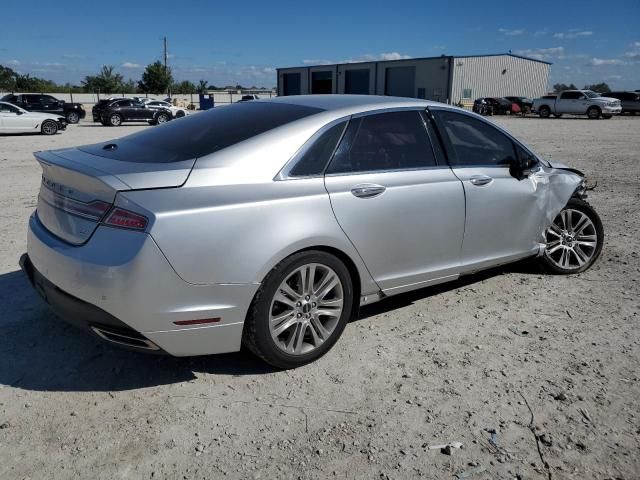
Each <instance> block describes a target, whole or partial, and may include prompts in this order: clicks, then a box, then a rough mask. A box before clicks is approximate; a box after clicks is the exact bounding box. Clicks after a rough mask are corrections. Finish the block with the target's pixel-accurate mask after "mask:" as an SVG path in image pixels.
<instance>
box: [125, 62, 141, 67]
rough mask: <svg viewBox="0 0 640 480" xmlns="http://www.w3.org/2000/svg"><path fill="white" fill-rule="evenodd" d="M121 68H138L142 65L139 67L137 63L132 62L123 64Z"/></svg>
mask: <svg viewBox="0 0 640 480" xmlns="http://www.w3.org/2000/svg"><path fill="white" fill-rule="evenodd" d="M120 67H121V68H140V67H142V65H140V64H139V63H133V62H124V63H123V64H122V65H120Z"/></svg>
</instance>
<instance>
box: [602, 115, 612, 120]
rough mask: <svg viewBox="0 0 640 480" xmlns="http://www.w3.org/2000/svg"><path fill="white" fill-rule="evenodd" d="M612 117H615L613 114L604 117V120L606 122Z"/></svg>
mask: <svg viewBox="0 0 640 480" xmlns="http://www.w3.org/2000/svg"><path fill="white" fill-rule="evenodd" d="M611 117H613V115H611V114H606V115H602V118H604V119H605V120H609V119H610V118H611Z"/></svg>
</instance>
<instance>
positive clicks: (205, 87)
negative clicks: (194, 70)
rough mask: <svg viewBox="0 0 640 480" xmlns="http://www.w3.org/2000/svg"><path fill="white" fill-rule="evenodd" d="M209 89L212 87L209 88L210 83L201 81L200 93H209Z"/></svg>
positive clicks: (199, 85) (199, 83)
mask: <svg viewBox="0 0 640 480" xmlns="http://www.w3.org/2000/svg"><path fill="white" fill-rule="evenodd" d="M209 88H211V87H209V82H207V81H206V80H200V81H199V82H198V88H197V91H198V93H207V90H209Z"/></svg>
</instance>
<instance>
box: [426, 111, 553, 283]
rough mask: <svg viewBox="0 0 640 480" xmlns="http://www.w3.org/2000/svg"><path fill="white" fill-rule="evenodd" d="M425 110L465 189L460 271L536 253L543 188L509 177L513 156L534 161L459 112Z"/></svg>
mask: <svg viewBox="0 0 640 480" xmlns="http://www.w3.org/2000/svg"><path fill="white" fill-rule="evenodd" d="M429 110H430V112H431V113H432V114H433V117H434V120H435V123H436V125H437V128H438V131H439V132H440V137H441V138H442V140H443V143H444V145H445V149H446V152H447V156H448V159H449V163H450V164H451V166H452V168H453V173H454V174H455V175H456V177H457V178H459V179H460V180H461V181H462V184H463V186H464V193H465V198H466V222H465V231H464V241H463V244H462V254H461V263H462V267H463V268H464V269H465V270H467V271H469V270H475V269H480V268H485V267H488V266H491V265H495V264H500V263H504V262H506V261H510V260H513V259H516V258H521V257H525V256H528V255H531V254H532V253H536V252H537V251H538V249H539V243H538V242H539V241H540V239H541V235H542V227H543V225H544V218H545V212H546V205H547V197H548V195H547V193H546V191H547V189H548V183H547V182H545V181H544V180H542V179H541V181H536V179H535V178H524V179H522V180H518V179H516V178H514V177H513V176H512V175H511V173H510V166H511V165H512V163H513V162H514V160H515V158H516V156H522V157H527V158H529V160H530V161H531V162H532V163H536V162H537V159H536V158H535V156H534V155H533V154H531V153H530V152H528V151H527V150H525V149H524V148H523V147H522V146H521V145H519V144H516V143H515V142H514V141H513V140H512V139H511V138H510V137H509V136H507V135H506V134H505V133H503V132H502V131H500V130H499V129H498V128H496V127H495V126H494V125H493V124H492V123H490V122H489V121H486V120H484V119H480V118H478V117H476V116H473V115H471V114H466V113H462V112H459V111H453V110H448V109H440V108H433V107H430V108H429Z"/></svg>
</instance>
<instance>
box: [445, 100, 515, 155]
mask: <svg viewBox="0 0 640 480" xmlns="http://www.w3.org/2000/svg"><path fill="white" fill-rule="evenodd" d="M433 115H434V116H435V118H436V120H437V122H438V127H439V130H440V133H441V134H442V139H443V141H444V143H445V147H446V149H447V153H448V155H449V161H450V162H451V164H452V165H453V166H458V167H478V166H485V167H508V166H509V165H510V164H511V163H512V162H513V161H514V160H515V151H514V147H513V142H512V141H511V139H510V138H509V137H507V136H506V135H505V134H503V133H502V132H500V131H499V130H498V129H496V128H495V127H492V126H491V125H489V124H488V123H487V122H484V121H482V120H478V119H477V118H473V117H471V116H470V115H464V114H461V113H456V112H448V111H443V110H434V111H433Z"/></svg>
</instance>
